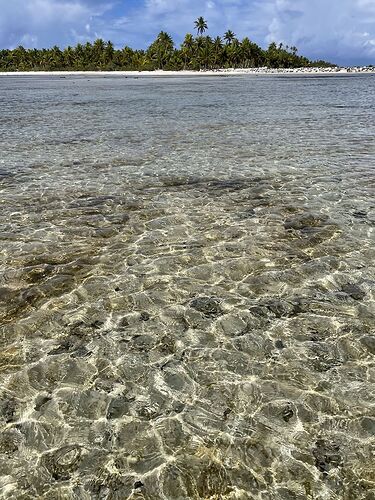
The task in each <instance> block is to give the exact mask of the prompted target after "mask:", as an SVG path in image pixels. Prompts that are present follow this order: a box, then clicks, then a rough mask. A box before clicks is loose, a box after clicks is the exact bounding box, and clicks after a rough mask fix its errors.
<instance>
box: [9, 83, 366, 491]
mask: <svg viewBox="0 0 375 500" xmlns="http://www.w3.org/2000/svg"><path fill="white" fill-rule="evenodd" d="M374 82H375V77H374V76H372V75H370V76H348V77H345V76H338V77H297V78H294V77H290V76H289V77H246V76H245V77H242V76H238V77H214V78H212V77H207V78H202V77H199V78H171V79H165V78H145V79H143V78H139V79H137V78H123V77H115V76H114V77H108V78H104V77H103V78H100V77H90V78H87V77H66V78H59V77H37V76H36V77H2V78H0V147H1V153H2V154H1V158H0V189H1V197H0V203H1V206H0V235H1V249H0V255H1V260H0V318H1V337H0V342H1V345H0V347H1V349H0V377H1V379H0V380H1V394H0V421H1V434H0V451H1V457H0V491H1V493H0V495H1V497H2V498H9V499H21V498H22V499H29V498H30V499H31V498H46V499H119V500H122V499H126V498H144V499H150V500H151V499H171V500H176V499H177V500H178V499H262V500H269V499H271V500H273V499H274V500H279V499H281V500H283V499H285V500H289V499H293V500H294V499H297V500H303V499H314V500H317V499H321V500H323V499H324V500H325V499H329V500H331V499H333V500H334V499H347V500H351V499H353V500H354V499H355V500H357V499H366V500H370V499H372V498H374V496H375V475H374V470H375V469H374V462H373V460H374V451H375V450H374V444H375V440H374V436H375V418H374V405H375V388H374V378H375V371H374V355H375V305H374V284H375V265H374V262H375V245H374V225H375V201H374V200H375V143H374V137H375V107H374V106H375V94H374Z"/></svg>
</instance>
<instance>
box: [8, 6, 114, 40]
mask: <svg viewBox="0 0 375 500" xmlns="http://www.w3.org/2000/svg"><path fill="white" fill-rule="evenodd" d="M110 6H111V4H108V2H107V3H103V2H87V1H85V0H12V2H8V0H0V9H1V15H0V46H1V47H15V46H17V45H19V44H23V45H25V46H26V47H35V46H37V47H42V46H51V45H55V44H56V43H60V44H61V43H62V44H64V45H66V44H68V43H75V42H76V34H77V33H86V38H87V29H86V27H87V26H89V25H90V21H91V20H92V19H93V18H95V17H97V18H99V17H100V16H102V15H103V14H104V13H105V11H106V10H108V8H109V7H110Z"/></svg>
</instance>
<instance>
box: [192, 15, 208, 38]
mask: <svg viewBox="0 0 375 500" xmlns="http://www.w3.org/2000/svg"><path fill="white" fill-rule="evenodd" d="M195 28H196V30H197V34H198V35H203V33H204V32H205V31H206V30H207V29H208V26H207V22H206V21H205V20H204V18H203V17H202V16H200V17H198V19H197V20H196V21H195Z"/></svg>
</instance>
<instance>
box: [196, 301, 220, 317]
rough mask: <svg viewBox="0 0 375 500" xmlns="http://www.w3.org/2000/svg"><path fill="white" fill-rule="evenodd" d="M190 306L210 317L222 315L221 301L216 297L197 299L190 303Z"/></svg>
mask: <svg viewBox="0 0 375 500" xmlns="http://www.w3.org/2000/svg"><path fill="white" fill-rule="evenodd" d="M190 306H191V307H192V308H193V309H195V310H196V311H199V312H200V313H202V314H204V315H205V316H208V317H210V316H218V315H220V314H222V309H221V307H220V301H219V300H218V299H216V298H214V297H197V298H196V299H194V300H192V301H191V302H190Z"/></svg>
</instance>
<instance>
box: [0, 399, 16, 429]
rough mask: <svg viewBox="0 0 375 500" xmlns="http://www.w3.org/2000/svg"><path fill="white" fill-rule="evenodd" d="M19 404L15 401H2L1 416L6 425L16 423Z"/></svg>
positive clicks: (0, 402) (0, 405) (0, 406)
mask: <svg viewBox="0 0 375 500" xmlns="http://www.w3.org/2000/svg"><path fill="white" fill-rule="evenodd" d="M16 408H17V404H16V401H15V400H14V399H3V400H1V401H0V415H1V416H2V418H3V419H4V420H5V422H6V423H9V422H13V421H14V415H15V413H16Z"/></svg>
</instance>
